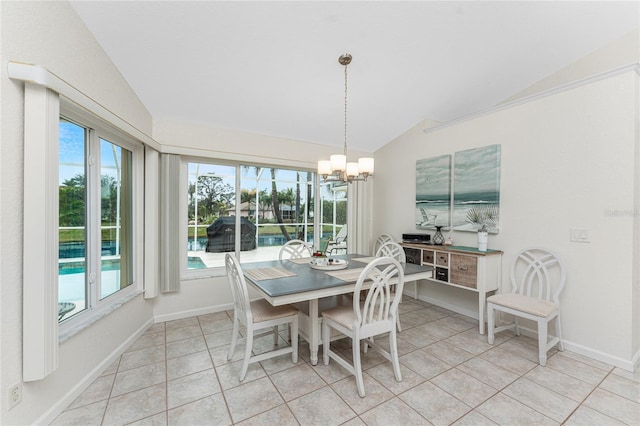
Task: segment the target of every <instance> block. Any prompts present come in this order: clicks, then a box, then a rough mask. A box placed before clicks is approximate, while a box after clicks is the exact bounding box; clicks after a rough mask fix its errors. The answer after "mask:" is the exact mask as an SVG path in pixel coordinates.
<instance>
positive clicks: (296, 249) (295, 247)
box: [278, 240, 313, 260]
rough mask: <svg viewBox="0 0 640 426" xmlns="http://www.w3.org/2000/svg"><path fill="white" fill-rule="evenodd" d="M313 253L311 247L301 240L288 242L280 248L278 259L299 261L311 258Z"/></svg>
mask: <svg viewBox="0 0 640 426" xmlns="http://www.w3.org/2000/svg"><path fill="white" fill-rule="evenodd" d="M312 255H313V251H312V249H311V246H310V245H309V244H307V243H305V242H304V241H302V240H289V241H287V242H286V243H285V245H283V246H282V248H281V249H280V253H279V254H278V259H280V260H286V259H301V258H303V257H311V256H312Z"/></svg>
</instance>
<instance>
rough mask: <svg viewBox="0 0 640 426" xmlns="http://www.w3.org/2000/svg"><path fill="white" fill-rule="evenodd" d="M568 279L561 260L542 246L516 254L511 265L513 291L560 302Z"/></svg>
mask: <svg viewBox="0 0 640 426" xmlns="http://www.w3.org/2000/svg"><path fill="white" fill-rule="evenodd" d="M565 281H566V271H565V268H564V265H563V264H562V262H561V260H560V259H559V258H558V257H557V256H556V255H555V254H553V253H552V252H550V251H548V250H546V249H542V248H537V247H534V248H528V249H524V250H522V251H521V252H520V253H518V255H517V256H516V259H515V260H514V262H513V264H512V266H511V283H512V286H513V292H514V293H518V294H521V295H523V296H529V297H535V298H537V299H543V300H547V301H552V302H554V303H556V304H557V303H559V297H560V293H561V292H562V289H563V288H564V284H565Z"/></svg>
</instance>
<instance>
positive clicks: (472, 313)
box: [404, 293, 479, 320]
mask: <svg viewBox="0 0 640 426" xmlns="http://www.w3.org/2000/svg"><path fill="white" fill-rule="evenodd" d="M404 296H405V297H411V298H412V299H413V295H409V294H407V293H404ZM418 300H422V301H423V302H428V303H431V304H432V305H436V306H440V307H441V308H445V309H448V310H450V311H453V312H455V313H458V314H462V315H464V316H467V317H469V318H473V319H476V320H477V319H478V318H479V317H478V311H477V310H473V311H472V310H469V309H464V308H461V307H460V306H458V305H453V304H450V303H446V302H443V301H442V300H438V299H433V298H431V297H428V296H423V295H420V294H418Z"/></svg>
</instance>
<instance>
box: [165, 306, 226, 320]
mask: <svg viewBox="0 0 640 426" xmlns="http://www.w3.org/2000/svg"><path fill="white" fill-rule="evenodd" d="M230 309H233V303H227V304H225V305H216V306H209V307H207V308H198V309H190V310H188V311H180V312H173V313H171V314H165V315H156V316H155V317H154V322H155V323H156V324H157V323H159V322H166V321H175V320H179V319H184V318H190V317H196V316H198V315H206V314H214V313H216V312H222V311H227V310H230Z"/></svg>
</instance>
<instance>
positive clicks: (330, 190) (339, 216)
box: [320, 182, 348, 254]
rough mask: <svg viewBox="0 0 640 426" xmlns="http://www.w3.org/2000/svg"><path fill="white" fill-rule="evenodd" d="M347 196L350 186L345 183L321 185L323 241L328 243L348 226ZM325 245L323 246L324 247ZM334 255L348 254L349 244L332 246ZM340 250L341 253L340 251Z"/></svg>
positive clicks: (343, 242)
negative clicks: (342, 252)
mask: <svg viewBox="0 0 640 426" xmlns="http://www.w3.org/2000/svg"><path fill="white" fill-rule="evenodd" d="M347 194H348V184H346V183H343V182H322V183H321V184H320V199H321V201H322V203H321V205H320V218H321V220H320V226H321V227H322V241H323V243H327V244H328V241H329V240H330V239H332V238H334V237H336V236H337V235H338V234H339V233H340V230H342V228H343V227H345V226H347ZM323 245H324V244H321V246H323ZM330 248H333V251H332V253H335V254H338V253H339V252H340V251H344V252H346V250H347V242H346V239H345V240H344V241H341V242H339V245H332V246H331V247H330ZM338 250H339V251H338Z"/></svg>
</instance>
